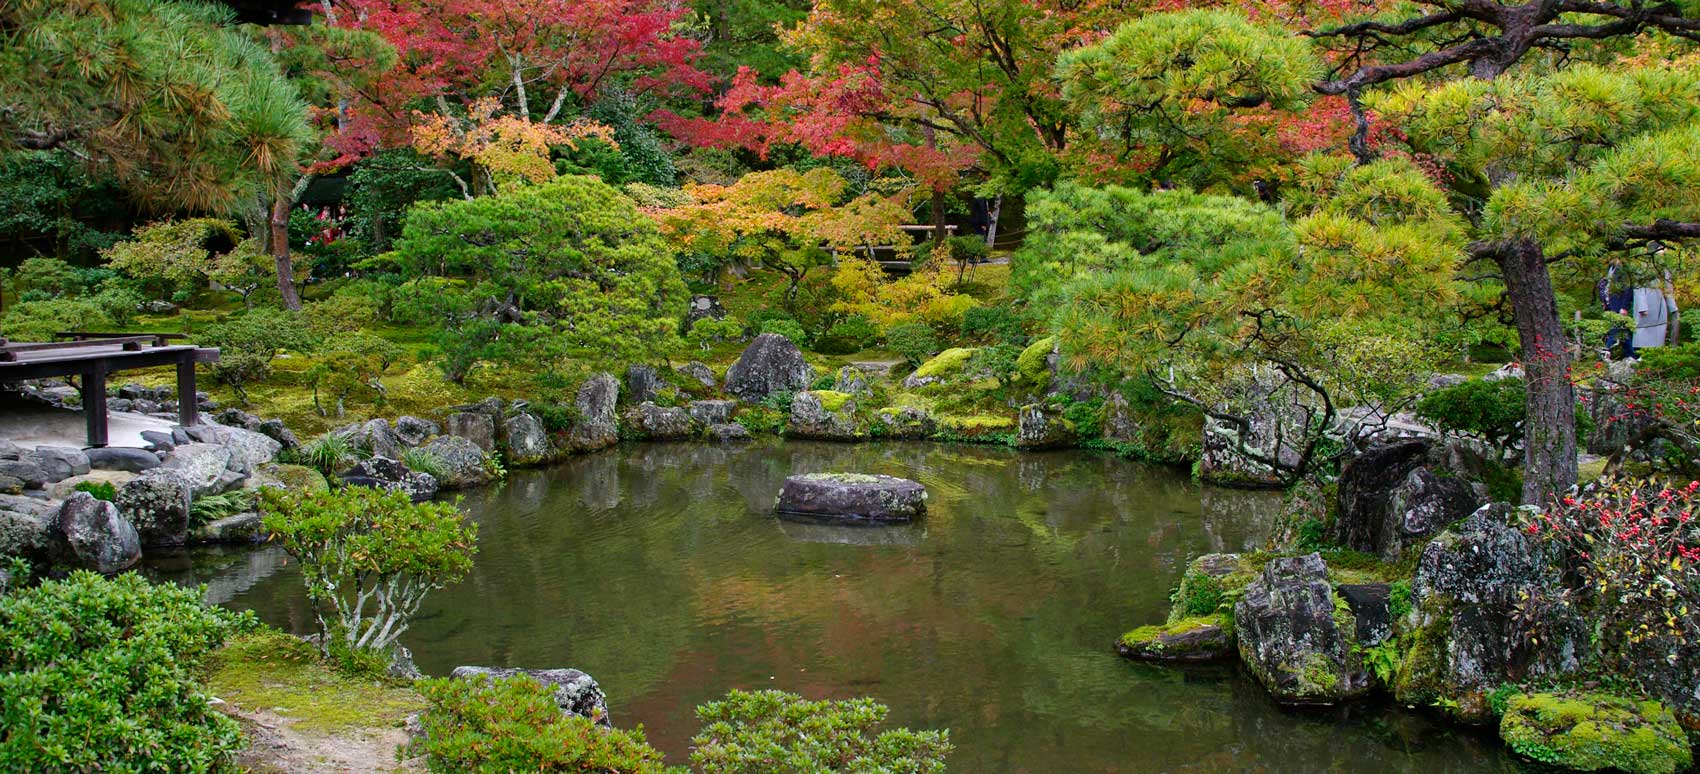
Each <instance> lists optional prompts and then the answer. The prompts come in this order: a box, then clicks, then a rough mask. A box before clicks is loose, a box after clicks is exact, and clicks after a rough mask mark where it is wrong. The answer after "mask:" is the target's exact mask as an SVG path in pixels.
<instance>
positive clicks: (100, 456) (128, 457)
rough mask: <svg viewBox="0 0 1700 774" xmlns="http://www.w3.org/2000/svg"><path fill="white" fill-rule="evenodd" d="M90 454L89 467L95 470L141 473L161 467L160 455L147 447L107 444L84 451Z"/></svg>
mask: <svg viewBox="0 0 1700 774" xmlns="http://www.w3.org/2000/svg"><path fill="white" fill-rule="evenodd" d="M83 453H84V454H86V455H88V459H89V467H90V468H93V469H95V470H123V471H128V472H130V473H140V472H142V471H144V470H153V469H154V468H157V467H159V465H160V461H159V455H157V454H154V453H153V452H151V451H148V450H147V449H137V448H134V447H130V446H107V447H104V448H99V449H88V450H86V451H84V452H83Z"/></svg>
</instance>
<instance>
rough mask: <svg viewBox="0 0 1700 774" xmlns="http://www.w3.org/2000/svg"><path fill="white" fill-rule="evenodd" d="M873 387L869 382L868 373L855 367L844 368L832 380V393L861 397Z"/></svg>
mask: <svg viewBox="0 0 1700 774" xmlns="http://www.w3.org/2000/svg"><path fill="white" fill-rule="evenodd" d="M870 387H871V385H870V383H869V382H868V372H866V371H863V370H862V369H860V368H857V367H855V366H842V367H840V368H839V369H838V374H837V375H836V376H834V377H833V379H832V391H833V392H842V393H848V394H850V395H861V394H862V393H864V392H867V391H868V390H869V388H870Z"/></svg>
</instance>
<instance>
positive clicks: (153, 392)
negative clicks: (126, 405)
mask: <svg viewBox="0 0 1700 774" xmlns="http://www.w3.org/2000/svg"><path fill="white" fill-rule="evenodd" d="M176 394H177V391H176V390H173V389H171V388H170V387H144V386H142V385H140V384H136V383H135V382H131V383H129V384H126V385H124V386H123V387H119V388H118V397H120V398H125V399H128V400H151V401H153V402H155V403H162V402H164V401H168V400H171V399H172V397H174V396H175V395H176Z"/></svg>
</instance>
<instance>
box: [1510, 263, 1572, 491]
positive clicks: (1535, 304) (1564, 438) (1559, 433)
mask: <svg viewBox="0 0 1700 774" xmlns="http://www.w3.org/2000/svg"><path fill="white" fill-rule="evenodd" d="M1494 260H1495V262H1497V263H1498V264H1499V269H1500V275H1501V276H1502V277H1504V278H1505V290H1506V293H1507V294H1508V295H1509V297H1510V300H1511V312H1512V317H1513V319H1514V320H1515V321H1516V323H1517V338H1518V340H1519V342H1520V343H1521V344H1522V347H1523V383H1524V398H1523V399H1524V405H1525V407H1526V408H1527V416H1526V417H1525V419H1524V422H1523V436H1524V438H1523V443H1524V463H1523V502H1524V503H1525V504H1528V505H1543V504H1545V503H1546V502H1547V498H1549V497H1551V496H1553V495H1555V494H1562V493H1563V492H1565V491H1567V490H1569V489H1570V488H1571V487H1572V486H1575V485H1576V388H1575V386H1574V385H1573V384H1572V383H1571V381H1570V376H1571V374H1570V357H1569V352H1568V350H1567V349H1566V347H1565V341H1564V325H1563V322H1562V321H1561V320H1560V319H1559V316H1558V301H1557V296H1555V295H1554V293H1553V289H1552V277H1551V275H1550V274H1549V273H1548V272H1547V261H1546V251H1545V250H1543V249H1542V248H1541V245H1540V243H1539V242H1536V241H1534V240H1532V239H1519V240H1515V241H1511V242H1506V243H1504V244H1502V245H1500V246H1498V248H1497V249H1496V250H1495V251H1494Z"/></svg>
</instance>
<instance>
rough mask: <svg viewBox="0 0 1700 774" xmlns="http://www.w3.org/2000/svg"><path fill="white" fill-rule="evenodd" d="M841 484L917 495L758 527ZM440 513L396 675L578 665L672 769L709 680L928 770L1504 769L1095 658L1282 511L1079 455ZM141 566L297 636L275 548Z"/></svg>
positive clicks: (812, 458)
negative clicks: (892, 738) (474, 536)
mask: <svg viewBox="0 0 1700 774" xmlns="http://www.w3.org/2000/svg"><path fill="white" fill-rule="evenodd" d="M812 471H858V472H868V473H885V474H890V475H895V476H903V477H907V478H914V479H916V480H919V481H921V482H922V483H924V484H925V485H926V486H927V488H928V489H929V490H930V492H931V500H930V502H929V509H930V510H929V513H928V515H927V516H926V518H925V519H924V520H923V521H922V522H920V523H918V524H915V525H912V526H906V527H887V528H860V529H858V528H836V527H829V526H819V525H808V524H795V523H790V522H785V521H780V520H778V519H776V518H775V517H774V516H773V515H772V513H771V508H772V504H773V499H774V495H775V494H776V493H777V492H778V490H779V486H780V483H781V482H782V481H783V479H784V478H785V476H787V475H789V474H792V473H801V472H812ZM462 505H463V507H464V508H465V509H466V510H467V512H468V513H470V514H471V515H472V517H473V518H475V519H476V520H477V521H478V522H479V524H480V527H479V529H480V535H479V553H478V557H477V561H476V565H475V568H474V570H473V572H472V574H471V576H470V577H469V578H468V579H467V580H466V581H464V582H462V583H460V584H459V585H456V586H453V587H450V588H448V589H446V590H443V591H439V592H437V593H436V594H435V595H434V596H432V597H431V599H430V600H429V601H428V602H427V603H426V609H425V611H424V613H423V614H422V617H421V619H420V620H419V621H418V622H417V624H416V625H415V626H414V628H413V630H412V631H410V632H409V633H408V634H407V635H406V636H404V637H403V638H402V641H403V642H404V643H405V644H406V645H408V646H409V647H411V648H412V649H413V652H414V656H415V660H416V661H417V663H418V665H419V666H420V668H422V669H423V670H425V671H426V672H427V673H429V674H439V675H440V674H446V673H447V672H448V671H449V670H451V669H453V668H454V667H455V666H456V665H460V664H480V665H495V666H523V667H535V668H543V667H575V668H579V669H582V670H584V671H586V672H588V673H590V674H591V675H593V676H594V677H595V678H596V679H597V680H598V681H599V682H600V683H601V684H602V686H603V688H604V689H605V690H606V691H607V693H608V696H609V702H610V705H611V707H612V711H613V714H614V720H615V722H616V724H618V725H621V726H630V725H634V724H638V723H641V724H643V726H644V729H645V731H646V733H647V735H648V737H649V739H650V741H651V742H652V743H653V744H655V745H656V746H657V747H659V748H660V749H662V750H663V751H664V752H666V753H667V755H668V757H669V760H670V761H671V762H674V763H683V762H684V761H685V759H686V756H687V755H688V751H689V743H690V736H691V735H692V734H693V733H694V732H695V731H696V729H697V726H698V723H697V721H696V719H695V717H694V715H693V708H694V707H695V706H696V705H698V704H700V703H702V702H705V701H709V700H712V699H715V698H718V697H720V696H722V695H724V694H725V692H726V691H727V690H728V689H731V688H745V689H760V688H779V689H784V690H787V691H793V692H796V693H800V694H803V695H805V696H808V697H810V698H846V697H852V696H864V695H865V696H871V697H873V698H875V699H878V700H879V701H881V702H884V703H885V704H887V705H889V706H890V707H891V710H892V711H891V720H892V721H893V722H895V723H898V724H903V725H908V726H913V727H924V728H949V729H950V730H951V738H952V741H953V742H954V743H955V745H956V748H957V749H956V752H955V753H953V755H952V756H951V758H950V764H951V765H950V768H951V770H952V771H963V772H1047V773H1050V772H1111V771H1117V772H1123V771H1125V772H1146V771H1197V772H1205V771H1210V772H1214V771H1247V770H1257V771H1323V770H1333V771H1379V772H1394V771H1422V772H1431V773H1432V772H1450V771H1512V770H1516V769H1517V768H1518V766H1517V764H1516V763H1514V762H1513V761H1512V760H1511V759H1510V758H1509V757H1508V756H1507V755H1506V754H1505V753H1504V752H1503V751H1502V749H1501V748H1500V746H1499V745H1498V743H1497V741H1496V740H1494V739H1493V738H1492V737H1491V736H1488V735H1483V734H1472V733H1466V732H1459V731H1456V730H1453V729H1451V728H1449V727H1447V726H1444V725H1443V724H1439V723H1436V722H1433V721H1431V720H1430V719H1429V718H1428V717H1427V716H1426V715H1424V714H1422V713H1416V712H1409V711H1404V710H1400V709H1396V708H1393V707H1389V706H1383V705H1359V706H1354V707H1351V708H1348V709H1342V710H1338V711H1328V712H1303V713H1299V712H1289V711H1284V710H1282V709H1280V708H1278V707H1276V706H1275V705H1274V704H1273V703H1271V702H1270V701H1269V700H1268V698H1267V697H1266V696H1265V695H1264V693H1263V691H1262V690H1261V689H1260V688H1259V687H1258V686H1257V685H1256V683H1255V682H1253V681H1252V680H1251V679H1249V678H1248V677H1246V676H1245V675H1244V674H1243V673H1242V672H1241V671H1240V670H1238V669H1237V668H1234V667H1230V666H1221V667H1202V668H1196V667H1195V668H1165V667H1156V666H1148V665H1143V664H1135V663H1132V662H1129V661H1126V660H1124V659H1121V658H1120V657H1118V656H1116V655H1115V653H1114V652H1113V650H1112V648H1111V644H1112V642H1113V641H1114V639H1115V638H1116V636H1117V635H1119V634H1121V633H1122V632H1123V631H1125V630H1127V629H1130V628H1133V627H1134V626H1135V625H1137V624H1140V623H1147V622H1154V621H1158V620H1160V619H1161V618H1163V616H1164V615H1165V614H1166V612H1167V609H1168V598H1167V597H1168V593H1169V589H1170V588H1171V587H1172V586H1173V585H1174V584H1175V583H1176V581H1177V580H1178V579H1179V577H1180V575H1181V573H1182V571H1183V570H1184V568H1185V566H1186V563H1187V561H1188V560H1189V559H1190V558H1191V557H1192V556H1194V555H1197V554H1200V553H1204V552H1209V551H1234V550H1240V549H1246V548H1255V547H1259V546H1261V545H1262V543H1263V540H1264V539H1265V537H1266V531H1267V529H1268V526H1269V523H1270V521H1271V519H1272V517H1273V515H1274V513H1275V511H1276V509H1277V508H1278V507H1279V500H1278V496H1275V495H1270V494H1267V493H1250V492H1237V491H1230V490H1221V489H1213V488H1208V487H1204V488H1201V487H1199V486H1197V485H1195V484H1193V483H1191V482H1190V481H1188V480H1187V478H1186V477H1185V476H1184V475H1183V474H1180V473H1177V472H1174V471H1170V470H1167V469H1162V468H1156V467H1150V466H1145V465H1139V464H1135V463H1130V462H1126V461H1123V460H1120V459H1117V458H1115V457H1113V456H1110V455H1105V454H1096V453H1090V452H1073V451H1070V452H1053V453H1041V454H1034V453H1022V454H1017V453H1015V452H1012V451H1009V450H1006V449H997V448H988V447H974V446H959V445H940V444H877V445H838V444H818V443H778V442H772V443H767V444H758V445H755V446H750V447H744V448H716V447H708V446H702V445H694V444H676V445H667V444H647V445H622V446H620V447H617V448H615V449H611V450H608V451H605V452H602V453H599V454H595V455H591V456H588V457H580V458H576V459H573V460H571V461H568V462H566V463H563V464H561V465H558V466H555V467H552V468H549V469H546V470H534V471H518V472H515V473H513V474H512V475H511V476H510V477H509V480H508V482H507V483H506V484H505V485H504V486H501V487H499V488H493V489H489V490H485V491H479V492H473V493H470V494H469V495H467V496H466V497H465V499H464V500H463V502H462ZM155 569H156V571H159V572H162V573H164V574H167V575H170V576H172V577H176V578H178V579H180V580H185V581H189V580H194V581H198V582H203V583H209V584H211V587H210V588H209V596H211V597H212V598H213V599H214V600H215V601H218V602H220V603H223V604H228V605H230V606H232V607H236V608H251V609H254V610H257V611H258V612H259V614H260V616H261V618H262V619H264V620H266V621H267V622H269V623H272V624H274V625H277V626H280V627H284V628H287V629H292V630H295V631H297V632H306V631H310V630H311V629H312V617H311V614H310V613H309V611H308V609H307V607H306V605H305V604H304V602H303V599H302V592H301V588H300V580H299V577H298V576H297V575H296V574H295V573H294V572H293V568H292V566H291V565H290V564H289V563H288V562H286V561H285V557H283V556H282V555H281V554H280V553H278V552H277V550H276V549H260V550H244V551H230V550H225V551H216V552H198V553H196V554H194V555H192V556H190V557H189V560H188V561H179V562H178V563H177V564H176V566H170V565H169V564H157V565H156V567H155Z"/></svg>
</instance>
